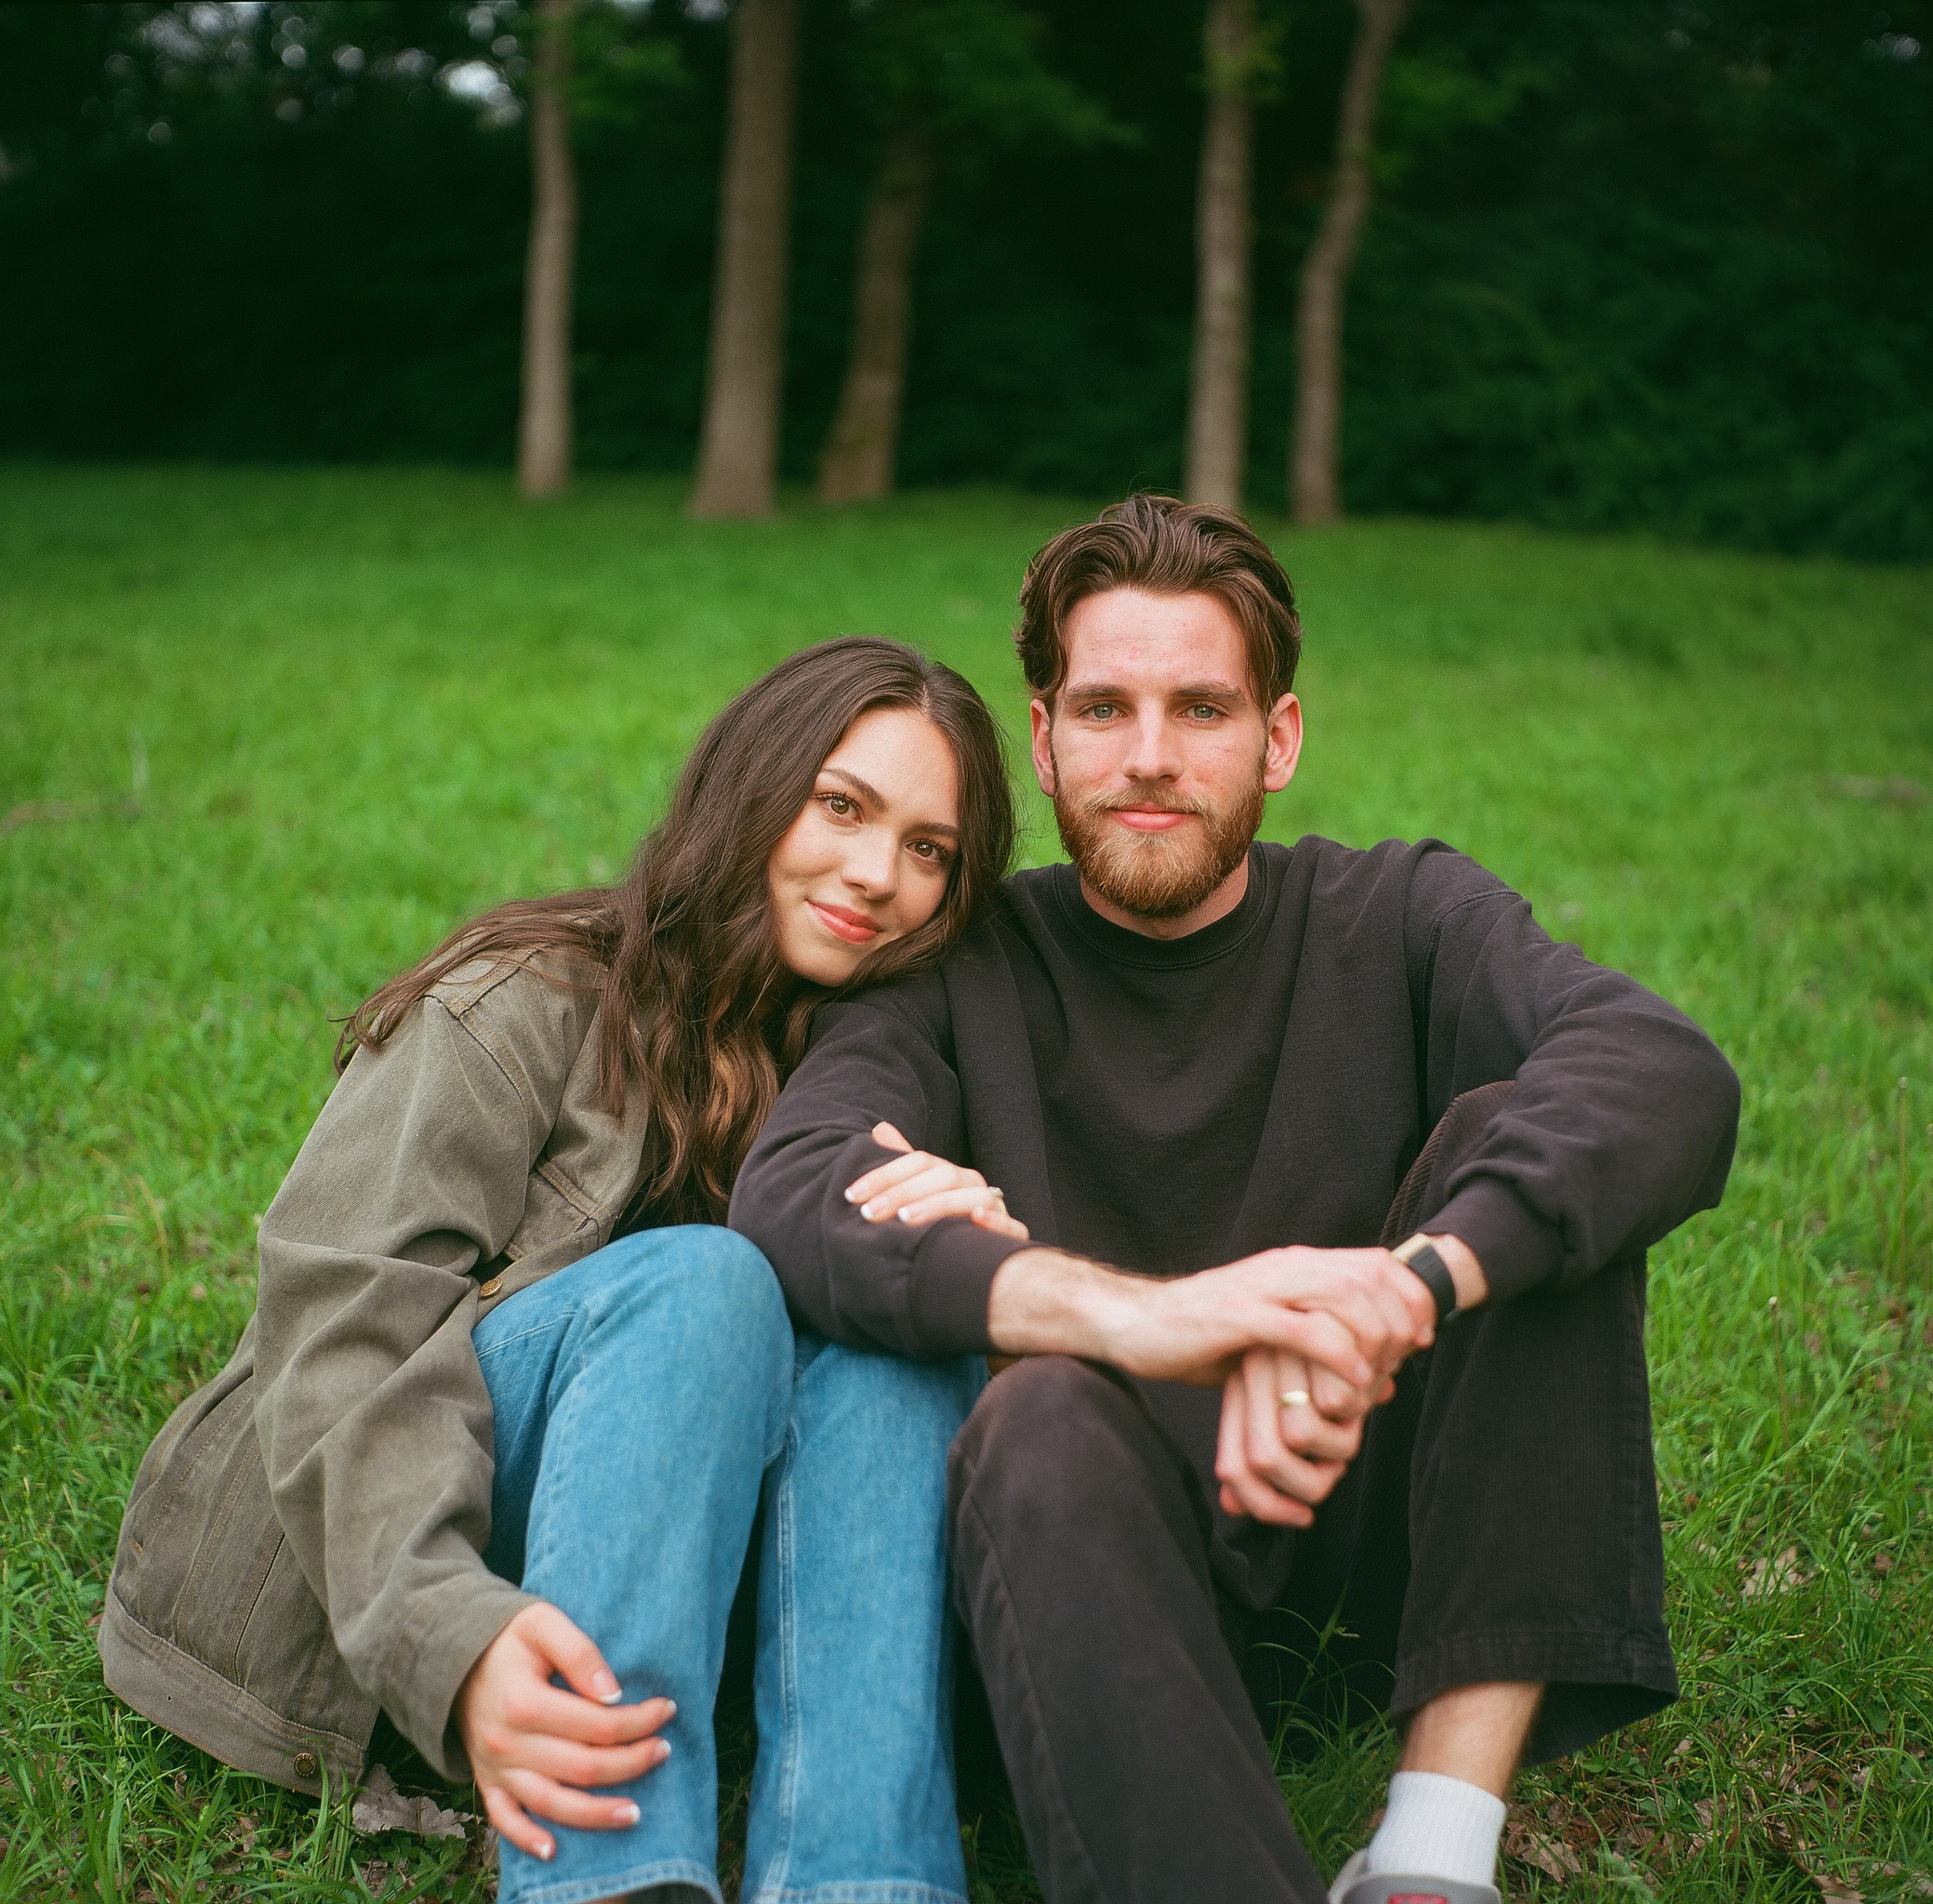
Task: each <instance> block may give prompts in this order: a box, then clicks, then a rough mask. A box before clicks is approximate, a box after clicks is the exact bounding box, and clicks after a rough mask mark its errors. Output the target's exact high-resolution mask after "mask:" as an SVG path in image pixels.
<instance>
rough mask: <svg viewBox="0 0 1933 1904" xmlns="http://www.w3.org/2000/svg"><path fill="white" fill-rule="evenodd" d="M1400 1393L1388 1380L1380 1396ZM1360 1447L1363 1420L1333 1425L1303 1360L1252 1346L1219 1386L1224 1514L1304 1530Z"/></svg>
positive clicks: (1218, 1469)
mask: <svg viewBox="0 0 1933 1904" xmlns="http://www.w3.org/2000/svg"><path fill="white" fill-rule="evenodd" d="M1395 1388H1396V1382H1395V1381H1394V1379H1393V1378H1390V1377H1384V1381H1383V1382H1382V1385H1381V1387H1380V1388H1379V1389H1378V1391H1377V1394H1376V1397H1375V1399H1376V1400H1377V1401H1378V1402H1384V1401H1387V1400H1388V1399H1389V1397H1390V1395H1392V1394H1393V1393H1394V1392H1395ZM1361 1447H1362V1417H1361V1416H1357V1417H1356V1418H1354V1419H1353V1420H1349V1421H1331V1420H1330V1419H1329V1418H1328V1417H1327V1416H1326V1415H1323V1414H1320V1413H1318V1412H1317V1408H1316V1407H1315V1404H1314V1403H1313V1402H1312V1401H1311V1399H1310V1395H1309V1372H1308V1368H1307V1365H1306V1364H1305V1363H1304V1362H1303V1361H1302V1360H1301V1359H1300V1358H1299V1357H1298V1356H1294V1355H1282V1354H1280V1353H1279V1352H1278V1351H1277V1350H1275V1349H1251V1350H1250V1351H1249V1353H1248V1354H1247V1355H1244V1356H1243V1357H1242V1358H1241V1366H1240V1367H1239V1368H1238V1369H1236V1370H1235V1371H1234V1373H1232V1374H1231V1375H1230V1376H1229V1377H1228V1380H1227V1381H1226V1382H1225V1383H1224V1384H1223V1388H1222V1428H1221V1434H1220V1435H1219V1436H1218V1438H1217V1440H1216V1445H1215V1476H1216V1478H1217V1479H1218V1480H1219V1481H1220V1482H1221V1484H1222V1489H1221V1495H1222V1508H1223V1511H1224V1512H1225V1513H1226V1514H1252V1515H1253V1516H1254V1517H1255V1518H1256V1519H1257V1520H1260V1521H1268V1522H1271V1523H1272V1524H1274V1525H1275V1526H1277V1527H1307V1526H1308V1525H1309V1524H1310V1523H1311V1522H1312V1521H1313V1520H1314V1519H1315V1518H1316V1516H1315V1513H1314V1509H1315V1507H1316V1506H1317V1503H1318V1502H1320V1501H1325V1500H1327V1499H1328V1497H1329V1493H1330V1490H1331V1488H1334V1486H1335V1485H1336V1483H1337V1482H1338V1481H1339V1480H1341V1479H1342V1477H1343V1470H1344V1468H1345V1467H1347V1466H1348V1464H1349V1463H1350V1462H1351V1461H1354V1460H1355V1459H1356V1456H1357V1451H1358V1450H1359V1449H1360V1448H1361Z"/></svg>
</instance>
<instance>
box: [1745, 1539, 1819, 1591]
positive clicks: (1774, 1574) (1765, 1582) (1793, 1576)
mask: <svg viewBox="0 0 1933 1904" xmlns="http://www.w3.org/2000/svg"><path fill="white" fill-rule="evenodd" d="M1813 1578H1814V1576H1813V1575H1812V1573H1811V1572H1810V1571H1809V1570H1808V1569H1807V1567H1804V1566H1802V1565H1801V1564H1800V1561H1799V1550H1798V1549H1797V1548H1796V1547H1788V1548H1786V1549H1785V1551H1784V1552H1783V1553H1782V1554H1780V1555H1779V1556H1778V1558H1777V1559H1776V1560H1754V1562H1753V1563H1752V1565H1751V1566H1750V1567H1747V1568H1746V1569H1745V1578H1744V1580H1742V1581H1741V1583H1740V1586H1739V1598H1740V1599H1741V1600H1762V1599H1765V1598H1766V1597H1768V1595H1770V1594H1773V1593H1793V1592H1794V1591H1795V1590H1796V1589H1798V1588H1800V1587H1803V1586H1806V1585H1807V1584H1808V1583H1809V1582H1810V1581H1811V1580H1812V1579H1813Z"/></svg>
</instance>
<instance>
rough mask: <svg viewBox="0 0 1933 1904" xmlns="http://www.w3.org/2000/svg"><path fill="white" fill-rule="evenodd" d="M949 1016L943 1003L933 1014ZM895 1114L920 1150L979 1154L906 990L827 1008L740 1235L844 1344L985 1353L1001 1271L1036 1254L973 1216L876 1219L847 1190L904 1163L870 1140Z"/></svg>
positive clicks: (781, 1104) (738, 1213) (745, 1176)
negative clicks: (1013, 1259) (882, 1167)
mask: <svg viewBox="0 0 1933 1904" xmlns="http://www.w3.org/2000/svg"><path fill="white" fill-rule="evenodd" d="M937 989H938V988H937V986H936V985H935V986H933V991H934V992H935V993H936V992H937ZM923 1002H924V1000H923V999H922V1000H921V1003H923ZM944 1009H945V1008H944V1003H943V1002H942V1001H940V1000H938V999H937V998H935V999H934V1001H933V1012H944ZM882 1118H883V1119H885V1120H886V1121H887V1122H889V1123H892V1124H894V1125H896V1126H897V1127H898V1129H899V1131H900V1132H901V1133H902V1134H903V1135H904V1136H905V1137H906V1138H907V1141H908V1142H909V1143H910V1144H912V1145H913V1146H914V1148H915V1149H917V1150H928V1151H931V1152H933V1155H934V1156H936V1157H950V1158H952V1159H954V1160H955V1161H957V1162H958V1161H964V1160H965V1158H966V1155H967V1152H966V1132H965V1119H964V1117H962V1115H961V1110H960V1081H959V1079H958V1078H957V1077H956V1076H955V1075H954V1071H953V1067H952V1065H951V1064H950V1063H949V1062H948V1060H947V1056H946V1054H945V1052H944V1051H942V1049H941V1043H940V1038H939V1036H938V1034H937V1032H936V1029H935V1027H934V1025H933V1023H932V1022H931V1017H930V1016H929V1014H928V1012H923V1011H921V1010H920V1009H919V1008H918V1007H917V1006H915V1005H914V1004H912V1003H911V1002H909V1001H908V999H907V996H906V994H905V992H904V991H901V990H898V989H895V990H894V991H893V992H886V991H880V992H875V993H871V994H867V995H866V996H864V997H861V998H854V999H850V1000H840V1001H837V1002H834V1003H832V1004H828V1005H827V1006H824V1007H822V1008H821V1010H820V1012H819V1014H818V1018H817V1021H816V1023H815V1024H814V1036H813V1042H812V1046H811V1049H810V1050H809V1051H807V1052H806V1055H805V1059H804V1062H803V1063H802V1064H801V1065H800V1066H799V1068H798V1070H796V1071H795V1072H794V1073H793V1074H792V1076H791V1078H789V1079H788V1081H787V1084H786V1088H785V1089H784V1090H783V1091H781V1092H780V1093H779V1097H778V1103H777V1104H775V1106H774V1108H773V1112H772V1115H771V1117H768V1118H767V1119H766V1121H765V1128H764V1129H763V1130H762V1131H761V1132H760V1133H759V1138H758V1142H757V1143H756V1144H753V1146H752V1151H751V1155H750V1156H749V1157H747V1158H746V1161H745V1167H744V1168H743V1169H742V1170H740V1171H739V1173H738V1181H737V1183H736V1186H735V1189H734V1190H733V1193H732V1211H731V1218H730V1221H731V1224H732V1227H733V1228H734V1229H735V1230H737V1231H739V1232H740V1233H741V1234H742V1235H744V1236H747V1237H748V1239H749V1240H750V1241H751V1242H753V1243H755V1244H757V1245H758V1247H759V1249H760V1250H762V1251H763V1252H764V1255H765V1258H766V1260H767V1261H768V1262H769V1263H771V1264H772V1266H773V1267H774V1269H775V1270H776V1271H777V1272H778V1279H779V1281H780V1283H781V1284H783V1285H784V1287H785V1291H786V1300H787V1302H788V1303H789V1305H790V1306H791V1309H792V1311H793V1313H794V1314H795V1315H796V1316H799V1317H801V1319H802V1320H803V1321H805V1322H806V1323H807V1324H809V1325H810V1326H811V1327H812V1328H813V1329H816V1330H817V1331H818V1332H819V1333H820V1334H821V1335H824V1336H827V1337H829V1338H831V1340H833V1341H834V1342H847V1343H850V1344H853V1345H854V1346H857V1347H861V1348H872V1349H885V1350H889V1351H891V1352H893V1353H894V1354H895V1355H916V1356H943V1355H966V1354H971V1353H974V1352H978V1351H984V1350H986V1349H987V1348H989V1347H990V1346H991V1344H990V1343H989V1342H988V1341H987V1336H986V1302H987V1295H988V1292H989V1291H990V1289H992V1287H993V1278H994V1274H995V1272H996V1271H997V1270H998V1269H999V1268H1000V1264H1001V1263H1004V1262H1005V1261H1006V1260H1007V1258H1008V1257H1009V1256H1011V1255H1013V1253H1014V1251H1015V1250H1023V1249H1025V1248H1026V1244H1024V1243H1018V1242H1014V1241H1012V1240H1010V1239H1009V1238H1007V1237H1004V1236H994V1235H992V1234H991V1233H990V1232H988V1231H986V1230H983V1229H981V1228H980V1227H979V1226H978V1225H977V1224H976V1223H972V1222H970V1221H968V1220H967V1219H966V1218H964V1217H946V1218H942V1219H941V1220H940V1221H939V1222H938V1223H928V1224H925V1225H923V1226H920V1227H918V1228H915V1227H913V1226H911V1225H908V1224H906V1223H897V1222H890V1221H889V1222H886V1223H867V1221H866V1219H865V1218H864V1217H862V1216H861V1215H860V1214H859V1212H858V1211H857V1210H855V1209H854V1207H853V1206H852V1205H851V1204H849V1203H848V1202H847V1201H846V1200H845V1196H844V1191H845V1186H846V1185H847V1184H848V1183H852V1182H853V1181H854V1179H855V1178H858V1177H860V1176H863V1175H864V1174H865V1173H866V1172H867V1170H871V1169H872V1168H873V1167H874V1166H875V1165H876V1164H880V1163H884V1162H885V1161H886V1160H887V1159H888V1158H889V1157H891V1156H892V1155H893V1153H892V1152H891V1151H888V1150H885V1149H882V1148H881V1147H880V1145H879V1144H875V1143H874V1142H873V1140H872V1137H871V1135H870V1132H871V1130H872V1127H873V1126H874V1125H875V1124H877V1123H879V1122H880V1120H881V1119H882Z"/></svg>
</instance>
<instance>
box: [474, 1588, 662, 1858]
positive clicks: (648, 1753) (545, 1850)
mask: <svg viewBox="0 0 1933 1904" xmlns="http://www.w3.org/2000/svg"><path fill="white" fill-rule="evenodd" d="M553 1673H555V1674H557V1675H560V1676H561V1677H562V1678H563V1681H564V1683H565V1684H564V1686H552V1685H551V1684H550V1679H551V1675H552V1674H553ZM565 1686H567V1687H569V1688H570V1689H569V1690H565ZM621 1698H622V1694H621V1693H620V1691H619V1689H618V1686H617V1680H616V1675H615V1674H614V1673H612V1671H611V1669H610V1668H609V1667H608V1666H607V1665H605V1663H604V1658H603V1655H602V1653H600V1652H599V1651H598V1649H597V1647H596V1646H594V1645H593V1644H592V1643H591V1641H590V1640H589V1638H587V1637H586V1635H585V1634H584V1633H582V1632H580V1631H579V1630H578V1628H577V1627H576V1625H574V1624H573V1623H572V1622H571V1620H568V1619H566V1618H565V1617H564V1615H563V1614H562V1613H561V1612H559V1611H558V1609H557V1608H556V1607H552V1606H549V1605H548V1604H547V1603H545V1602H543V1601H538V1602H537V1603H536V1605H535V1606H532V1607H524V1609H523V1611H522V1612H521V1613H519V1614H518V1615H517V1617H516V1619H514V1620H511V1621H510V1624H509V1625H508V1626H507V1627H505V1628H504V1630H503V1631H502V1632H501V1633H498V1634H497V1635H496V1638H495V1639H494V1640H492V1641H491V1642H490V1644H489V1645H488V1646H486V1647H484V1649H483V1655H482V1657H481V1658H480V1659H478V1660H477V1662H476V1664H475V1665H474V1666H472V1667H471V1668H470V1673H469V1675H468V1677H467V1678H465V1680H464V1682H463V1685H462V1686H461V1688H460V1689H459V1690H458V1691H457V1712H456V1717H457V1730H458V1731H459V1733H460V1734H461V1735H462V1739H463V1750H464V1751H465V1752H467V1753H468V1754H469V1756H470V1770H471V1771H472V1772H473V1773H474V1774H475V1775H476V1781H477V1790H478V1791H479V1792H482V1794H483V1808H484V1810H485V1811H487V1812H488V1813H489V1815H490V1822H491V1823H492V1824H493V1825H495V1826H496V1829H497V1831H499V1832H500V1833H501V1834H502V1835H503V1836H504V1837H505V1838H507V1839H509V1840H510V1843H511V1844H512V1845H516V1846H517V1848H518V1849H519V1850H520V1851H527V1852H529V1854H530V1855H531V1856H532V1857H533V1858H549V1857H550V1855H551V1854H552V1853H553V1852H554V1851H555V1850H556V1849H557V1845H556V1841H555V1840H554V1839H553V1838H552V1837H551V1835H550V1834H549V1832H548V1831H545V1830H544V1828H543V1827H542V1826H541V1825H539V1824H538V1823H537V1822H536V1819H535V1818H532V1817H531V1814H532V1813H533V1812H534V1813H536V1816H537V1817H538V1818H549V1819H550V1820H551V1821H552V1822H553V1823H554V1824H560V1825H571V1826H574V1827H576V1829H577V1830H579V1831H619V1830H622V1829H624V1828H625V1827H627V1826H630V1825H634V1824H636V1823H637V1822H638V1807H637V1806H636V1805H633V1804H632V1803H631V1802H630V1800H629V1799H628V1798H597V1797H593V1796H592V1795H591V1793H590V1792H588V1791H586V1790H584V1789H582V1788H584V1787H586V1786H597V1785H622V1784H626V1783H629V1780H631V1779H633V1778H642V1777H643V1776H644V1774H645V1773H646V1772H649V1771H652V1770H654V1769H655V1767H656V1766H658V1765H663V1764H664V1762H665V1761H666V1760H667V1759H668V1758H669V1757H670V1755H671V1748H670V1746H669V1744H667V1743H666V1741H665V1740H663V1739H659V1738H657V1737H656V1734H657V1733H658V1732H659V1731H661V1730H662V1729H663V1728H664V1727H665V1726H669V1724H670V1723H671V1717H672V1714H673V1713H675V1712H677V1710H678V1708H677V1707H676V1706H674V1705H673V1704H672V1703H671V1701H670V1700H669V1699H644V1700H642V1701H641V1702H640V1703H639V1704H637V1705H635V1706H625V1705H619V1704H618V1703H617V1701H618V1699H621Z"/></svg>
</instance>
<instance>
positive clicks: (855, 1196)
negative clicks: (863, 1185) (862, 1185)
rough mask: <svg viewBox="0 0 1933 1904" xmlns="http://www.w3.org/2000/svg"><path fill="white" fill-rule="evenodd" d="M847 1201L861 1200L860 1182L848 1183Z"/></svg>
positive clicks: (855, 1201)
mask: <svg viewBox="0 0 1933 1904" xmlns="http://www.w3.org/2000/svg"><path fill="white" fill-rule="evenodd" d="M846 1201H847V1202H848V1203H857V1202H858V1201H859V1186H858V1184H856V1183H848V1184H847V1185H846Z"/></svg>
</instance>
